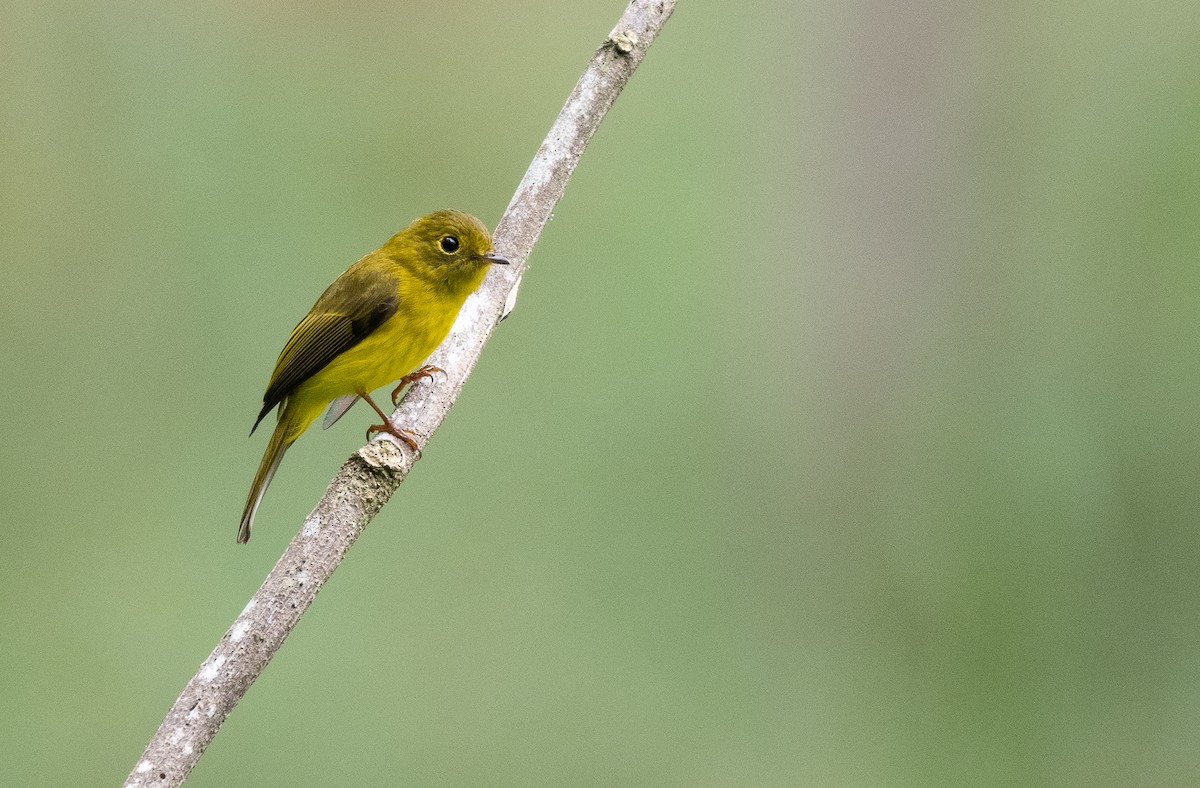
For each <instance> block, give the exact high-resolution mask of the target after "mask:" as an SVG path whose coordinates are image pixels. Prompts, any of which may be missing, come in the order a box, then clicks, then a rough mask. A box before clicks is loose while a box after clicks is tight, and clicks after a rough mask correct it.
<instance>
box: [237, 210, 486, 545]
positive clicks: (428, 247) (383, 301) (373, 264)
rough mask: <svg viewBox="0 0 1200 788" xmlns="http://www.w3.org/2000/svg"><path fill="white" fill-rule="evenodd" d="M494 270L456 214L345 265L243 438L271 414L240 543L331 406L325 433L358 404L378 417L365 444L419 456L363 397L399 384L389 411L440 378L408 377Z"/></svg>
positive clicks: (422, 222) (427, 219)
mask: <svg viewBox="0 0 1200 788" xmlns="http://www.w3.org/2000/svg"><path fill="white" fill-rule="evenodd" d="M492 263H504V264H507V263H508V261H507V260H505V259H504V258H502V257H498V256H497V255H496V254H495V253H494V252H493V251H492V238H491V235H490V234H489V233H488V230H487V227H485V226H484V225H483V223H482V222H480V221H479V220H478V219H476V218H475V217H474V216H471V215H470V214H466V213H462V212H461V211H437V212H436V213H431V214H429V215H428V216H422V217H421V218H420V219H417V220H416V221H414V222H413V223H412V224H410V225H409V226H408V227H406V228H404V229H403V230H401V231H400V232H399V233H397V234H396V235H394V236H392V238H391V239H390V240H389V241H388V242H387V243H385V244H384V245H383V246H381V247H380V248H379V249H377V250H376V251H374V252H371V253H370V254H368V255H367V256H366V257H364V258H362V259H361V260H359V261H358V262H357V263H355V264H354V265H352V266H350V267H349V268H348V269H346V271H345V273H343V274H342V275H341V276H339V277H338V278H337V279H336V280H334V282H333V284H331V285H330V286H329V288H328V289H326V290H325V292H324V293H322V294H321V297H320V298H318V299H317V303H315V304H314V305H313V308H312V309H311V310H310V311H309V313H308V314H307V315H306V316H305V317H304V319H303V320H301V321H300V324H299V325H297V326H296V327H295V328H294V329H293V330H292V335H291V337H289V338H288V341H287V344H286V345H284V346H283V351H282V352H281V353H280V354H279V359H278V360H277V361H276V362H275V371H274V372H273V373H271V380H270V382H269V383H268V384H267V391H266V393H265V394H263V407H262V411H260V412H259V414H258V419H257V420H256V421H255V422H254V428H253V429H251V430H250V434H252V435H253V434H254V430H255V429H257V428H258V425H259V422H261V421H262V420H263V418H264V417H265V416H266V415H267V414H268V413H270V412H271V409H272V408H274V407H276V406H277V405H278V406H279V414H278V424H276V426H275V432H274V433H272V434H271V440H270V441H269V442H268V443H267V450H266V453H265V454H263V458H262V463H261V464H260V465H259V467H258V473H257V474H255V476H254V484H253V485H252V486H251V487H250V495H249V497H247V498H246V508H245V510H244V511H243V512H242V525H241V528H240V529H239V530H238V537H237V540H238V542H239V543H245V542H247V541H249V540H250V526H251V524H253V522H254V514H255V513H256V512H257V511H258V506H259V504H260V503H262V499H263V494H264V493H266V491H267V485H269V484H270V483H271V477H272V476H274V475H275V471H276V469H278V468H279V462H280V460H282V459H283V454H284V452H286V451H287V450H288V447H289V446H291V445H292V443H294V442H295V440H296V438H299V437H300V435H301V433H303V432H304V431H305V430H306V429H308V427H309V425H310V424H312V422H313V420H314V419H316V417H317V415H318V414H320V412H321V410H322V409H323V408H324V407H325V406H326V405H329V404H330V402H331V401H332V403H333V404H332V405H330V408H329V414H328V415H327V416H326V417H325V426H326V427H329V426H330V425H331V424H333V423H334V422H335V421H337V420H338V419H339V418H341V416H342V414H343V413H345V412H346V411H347V410H349V408H350V406H351V405H353V404H354V403H355V401H356V400H357V399H358V398H360V397H361V398H362V399H365V400H366V401H367V404H369V405H370V406H371V407H372V408H374V409H375V412H376V413H378V414H379V416H380V418H382V419H383V424H377V425H374V426H372V427H370V428H369V429H368V430H367V434H368V436H369V435H370V434H371V433H372V432H388V433H391V434H392V435H395V436H396V437H397V438H399V439H400V440H402V441H404V442H405V443H406V444H408V446H409V447H411V448H412V449H414V450H415V449H416V448H417V445H416V443H415V442H414V441H413V439H412V437H411V435H410V434H408V433H406V431H405V430H403V429H398V428H396V427H394V426H393V425H392V424H391V423H390V422H389V421H388V417H387V414H385V413H384V412H383V411H382V410H380V409H379V407H378V406H377V405H376V404H375V402H374V401H373V400H372V399H371V396H370V394H371V392H372V391H374V390H375V389H377V388H379V387H380V386H384V385H386V384H388V383H392V382H393V381H397V380H399V381H400V385H399V386H397V387H396V390H395V391H393V392H392V403H393V405H394V404H395V402H396V399H397V397H398V395H399V394H400V391H401V389H403V388H404V386H405V385H406V384H408V383H411V382H413V381H414V380H416V379H418V378H420V377H421V376H423V375H429V374H431V373H432V372H435V371H440V370H438V369H437V368H436V367H422V368H421V369H420V370H417V371H416V372H412V370H413V369H414V368H415V367H416V366H417V364H419V363H420V362H421V361H422V360H423V359H425V358H426V357H427V356H428V355H429V354H430V353H432V352H433V350H434V348H436V347H437V346H438V345H439V344H440V343H441V341H442V340H443V339H445V338H446V335H447V334H449V333H450V327H451V326H452V325H454V319H455V317H457V316H458V312H459V310H460V309H461V308H462V305H463V302H464V301H466V299H467V296H468V295H470V294H471V292H472V291H474V290H475V288H477V287H479V284H480V283H481V282H482V281H483V276H484V274H485V273H487V269H488V266H489V265H491V264H492ZM409 373H412V374H409Z"/></svg>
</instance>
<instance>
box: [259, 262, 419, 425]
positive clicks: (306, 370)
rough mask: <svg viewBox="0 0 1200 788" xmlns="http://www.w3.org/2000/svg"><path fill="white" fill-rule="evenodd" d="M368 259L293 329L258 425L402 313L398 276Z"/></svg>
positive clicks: (340, 279)
mask: <svg viewBox="0 0 1200 788" xmlns="http://www.w3.org/2000/svg"><path fill="white" fill-rule="evenodd" d="M363 262H365V260H364V261H360V262H359V263H355V264H354V265H353V266H351V267H350V268H349V269H348V270H347V271H346V272H345V273H344V274H342V275H341V276H339V277H338V278H337V280H336V281H335V282H334V283H333V284H331V285H330V286H329V287H328V289H326V290H325V292H324V293H322V294H321V297H320V298H318V299H317V303H316V304H314V305H313V308H312V310H311V311H310V312H309V313H308V314H307V315H305V317H304V319H303V320H301V321H300V323H299V324H298V325H297V326H296V327H295V328H294V329H292V335H291V336H290V337H289V338H288V341H287V344H286V345H284V346H283V350H282V351H281V352H280V353H279V359H278V360H277V361H276V362H275V371H274V372H273V373H271V381H270V383H268V384H267V391H266V393H265V394H263V407H262V410H261V411H260V412H259V414H258V419H256V420H255V422H254V428H255V429H257V428H258V425H259V422H261V421H262V420H263V418H264V417H265V416H266V415H267V414H268V413H270V412H271V409H272V408H274V407H275V406H276V405H278V404H279V403H281V402H283V400H284V399H286V398H287V397H288V395H289V394H291V393H292V392H293V391H295V390H296V387H298V386H299V385H300V384H301V383H303V382H304V381H306V380H308V379H309V378H311V377H312V376H313V375H315V374H317V373H318V372H320V371H321V370H322V369H324V368H325V366H326V365H327V364H329V362H331V361H333V360H334V359H335V358H337V357H338V356H339V355H341V354H342V353H345V352H346V351H347V350H349V349H350V348H352V347H354V346H355V345H357V344H358V343H359V342H361V341H362V340H363V339H365V338H366V337H367V336H369V335H370V334H371V332H372V331H374V330H375V329H376V328H378V327H379V326H381V325H383V323H384V322H385V321H387V319H388V318H389V317H391V316H392V315H394V314H396V310H397V309H398V308H399V307H400V297H399V294H398V292H397V288H396V280H395V277H394V276H392V275H390V274H388V273H384V272H380V271H377V270H371V269H369V268H366V267H365V266H363ZM250 432H251V433H253V432H254V429H251V430H250Z"/></svg>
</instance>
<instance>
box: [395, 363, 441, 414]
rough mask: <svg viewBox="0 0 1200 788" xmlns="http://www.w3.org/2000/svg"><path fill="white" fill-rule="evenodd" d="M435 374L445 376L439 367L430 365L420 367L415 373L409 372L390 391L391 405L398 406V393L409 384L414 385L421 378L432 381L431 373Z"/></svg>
mask: <svg viewBox="0 0 1200 788" xmlns="http://www.w3.org/2000/svg"><path fill="white" fill-rule="evenodd" d="M435 372H441V373H442V374H443V375H445V374H446V370H444V369H442V368H441V367H435V366H434V365H432V364H426V365H425V366H423V367H421V368H420V369H418V370H416V371H415V372H409V373H408V374H407V375H405V376H404V377H402V378H400V385H398V386H396V388H395V389H393V390H392V404H393V405H398V404H400V392H401V391H402V390H403V389H404V387H405V386H407V385H408V384H409V383H416V382H417V381H418V380H420V379H421V378H430V379H432V378H433V373H435Z"/></svg>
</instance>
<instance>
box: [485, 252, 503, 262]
mask: <svg viewBox="0 0 1200 788" xmlns="http://www.w3.org/2000/svg"><path fill="white" fill-rule="evenodd" d="M483 259H484V260H487V261H488V262H492V263H498V264H500V265H508V259H507V258H504V257H501V256H500V255H498V254H496V253H495V252H488V253H487V254H485V255H484V256H483Z"/></svg>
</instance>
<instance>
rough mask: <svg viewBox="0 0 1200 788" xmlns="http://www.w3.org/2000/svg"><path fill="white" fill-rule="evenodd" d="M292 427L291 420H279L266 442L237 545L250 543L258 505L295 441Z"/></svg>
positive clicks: (243, 512) (247, 499)
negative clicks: (265, 448)
mask: <svg viewBox="0 0 1200 788" xmlns="http://www.w3.org/2000/svg"><path fill="white" fill-rule="evenodd" d="M293 426H294V425H293V424H292V423H291V419H288V418H281V419H280V420H279V423H278V424H276V425H275V431H274V432H273V433H271V440H270V441H268V442H267V450H266V452H265V453H263V458H262V462H261V463H259V466H258V473H256V474H255V475H254V484H252V485H250V495H249V496H247V498H246V508H245V509H244V510H243V511H242V525H241V527H240V528H239V529H238V535H237V540H238V544H245V543H246V542H249V541H250V526H251V525H252V524H253V523H254V514H255V512H257V511H258V505H259V504H260V503H262V499H263V495H265V494H266V492H267V487H268V486H269V485H270V484H271V477H272V476H274V475H275V471H276V470H277V469H278V468H279V463H280V461H281V460H282V459H283V454H284V452H286V451H287V450H288V447H289V446H291V445H292V443H293V442H294V441H295V440H296V439H295V437H291V438H290V439H289V435H290V434H291V433H292V427H293Z"/></svg>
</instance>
